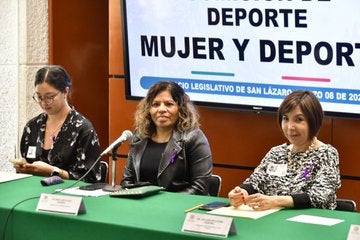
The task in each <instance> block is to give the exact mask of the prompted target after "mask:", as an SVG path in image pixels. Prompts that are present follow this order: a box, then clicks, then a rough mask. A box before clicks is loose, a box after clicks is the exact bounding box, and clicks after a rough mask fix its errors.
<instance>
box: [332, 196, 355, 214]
mask: <svg viewBox="0 0 360 240" xmlns="http://www.w3.org/2000/svg"><path fill="white" fill-rule="evenodd" d="M335 210H339V211H349V212H355V211H356V202H355V201H354V200H352V199H346V198H337V199H336V208H335Z"/></svg>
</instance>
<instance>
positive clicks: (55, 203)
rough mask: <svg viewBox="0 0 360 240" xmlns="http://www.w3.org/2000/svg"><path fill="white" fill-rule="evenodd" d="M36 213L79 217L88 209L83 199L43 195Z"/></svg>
mask: <svg viewBox="0 0 360 240" xmlns="http://www.w3.org/2000/svg"><path fill="white" fill-rule="evenodd" d="M36 211H43V212H54V213H64V214H73V215H77V214H78V213H85V212H86V209H85V205H84V203H83V200H82V197H74V196H65V195H57V194H47V193H42V194H41V195H40V199H39V202H38V204H37V207H36Z"/></svg>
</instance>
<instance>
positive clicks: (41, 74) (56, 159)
mask: <svg viewBox="0 0 360 240" xmlns="http://www.w3.org/2000/svg"><path fill="white" fill-rule="evenodd" d="M71 85H72V84H71V78H70V76H69V75H68V74H67V72H66V71H65V69H64V68H63V67H61V66H54V65H53V66H46V67H43V68H41V69H39V70H38V71H37V73H36V77H35V93H34V95H33V99H34V100H35V101H36V102H37V103H38V104H39V105H40V107H41V108H42V109H43V111H44V112H43V113H41V114H40V115H38V116H36V117H34V118H33V119H31V120H30V121H29V122H28V123H27V124H26V126H25V127H24V132H23V134H22V137H21V143H20V150H21V155H22V157H23V158H25V159H26V160H27V163H25V164H15V166H14V167H15V168H16V170H17V172H21V173H30V174H35V175H41V176H51V175H58V176H60V177H61V178H67V179H79V178H81V177H82V176H83V175H84V174H85V173H86V172H87V171H88V169H89V168H90V167H91V165H93V163H94V162H95V160H96V159H97V158H98V157H99V155H100V147H99V141H98V137H97V134H96V131H95V129H94V127H93V126H92V124H91V122H90V121H89V120H88V119H86V118H85V117H84V116H83V115H82V114H80V113H79V112H77V111H76V110H75V109H74V108H73V107H70V105H69V103H68V100H67V99H68V96H69V95H70V93H71ZM100 177H101V176H100V170H99V164H96V166H95V167H94V168H93V169H92V170H91V171H90V172H89V174H88V175H87V176H86V177H85V179H84V180H85V181H87V182H97V181H99V180H100Z"/></svg>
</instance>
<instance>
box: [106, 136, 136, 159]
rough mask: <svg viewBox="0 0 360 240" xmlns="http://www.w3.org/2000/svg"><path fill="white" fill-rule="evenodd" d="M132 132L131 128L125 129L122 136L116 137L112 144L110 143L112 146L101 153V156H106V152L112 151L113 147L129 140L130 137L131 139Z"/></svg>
mask: <svg viewBox="0 0 360 240" xmlns="http://www.w3.org/2000/svg"><path fill="white" fill-rule="evenodd" d="M132 135H133V134H132V132H131V131H129V130H125V131H123V133H122V134H121V136H120V137H119V138H118V139H116V140H115V141H114V142H113V143H112V144H110V146H108V147H107V148H106V149H105V150H104V151H103V152H102V153H101V154H100V156H104V155H105V154H107V153H108V152H110V151H111V150H112V149H113V148H116V147H118V146H119V145H120V144H121V143H123V142H125V141H127V140H128V139H130V138H131V137H132Z"/></svg>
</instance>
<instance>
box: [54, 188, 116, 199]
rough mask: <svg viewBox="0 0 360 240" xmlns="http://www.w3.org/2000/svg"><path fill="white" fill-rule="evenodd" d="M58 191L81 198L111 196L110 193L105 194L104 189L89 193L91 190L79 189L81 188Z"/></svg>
mask: <svg viewBox="0 0 360 240" xmlns="http://www.w3.org/2000/svg"><path fill="white" fill-rule="evenodd" d="M57 191H61V192H62V193H67V194H71V195H80V196H86V197H98V196H102V195H108V194H110V192H105V191H103V190H102V189H97V190H91V191H89V190H82V189H79V187H74V188H67V189H64V190H61V189H58V190H57Z"/></svg>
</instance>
